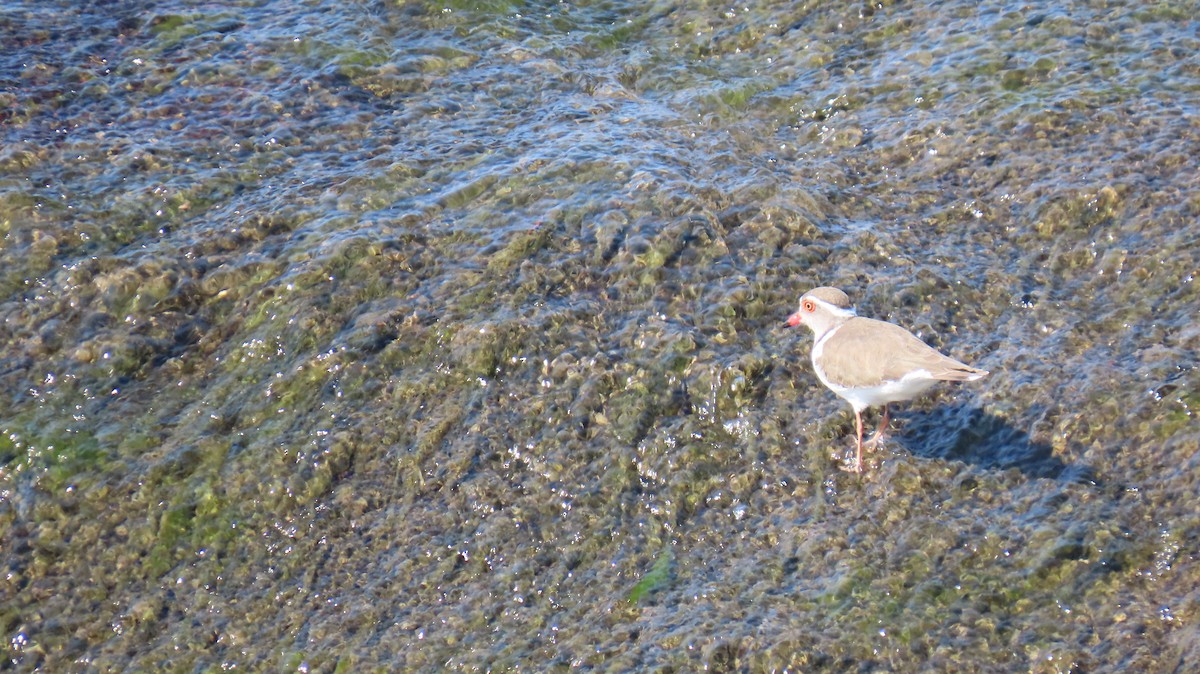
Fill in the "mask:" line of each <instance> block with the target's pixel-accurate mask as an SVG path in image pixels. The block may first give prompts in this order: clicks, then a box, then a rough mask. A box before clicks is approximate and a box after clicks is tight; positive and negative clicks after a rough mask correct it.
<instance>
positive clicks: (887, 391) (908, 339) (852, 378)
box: [787, 286, 988, 473]
mask: <svg viewBox="0 0 1200 674" xmlns="http://www.w3.org/2000/svg"><path fill="white" fill-rule="evenodd" d="M787 325H788V326H790V327H793V328H794V327H797V326H800V325H803V326H805V327H807V328H809V329H810V330H812V333H813V347H812V365H813V370H814V371H815V372H816V374H817V378H818V379H820V380H821V383H822V384H824V385H825V386H826V388H828V389H829V390H830V391H833V392H834V393H835V394H836V395H837V396H838V397H840V398H842V399H843V400H845V401H846V402H848V403H850V406H851V407H853V408H854V425H855V428H856V430H857V434H858V435H857V438H856V442H855V454H854V463H853V464H852V465H851V466H850V467H849V469H848V470H850V471H851V472H855V473H861V472H862V448H863V423H862V413H863V411H865V410H866V409H867V408H869V407H879V406H882V407H883V419H882V421H881V422H880V424H879V430H877V431H876V432H875V435H874V436H873V437H872V438H871V439H870V440H868V441H867V444H868V445H874V444H876V443H878V442H879V440H880V439H882V438H883V434H884V432H885V431H886V429H887V425H888V404H889V403H894V402H902V401H906V400H912V399H913V398H916V397H917V396H919V395H920V394H922V393H924V392H925V391H927V390H929V389H930V388H931V387H932V386H933V385H934V384H936V383H937V382H939V381H975V380H977V379H981V378H983V377H985V376H987V375H988V372H987V370H980V369H978V368H974V367H971V366H970V365H966V364H965V363H960V362H959V361H957V360H954V359H953V358H951V357H949V356H946V355H944V354H942V353H940V352H939V351H938V350H937V349H934V348H933V347H931V346H929V345H928V344H926V343H925V342H923V341H921V339H920V338H919V337H917V336H916V335H914V334H912V333H911V332H909V331H908V330H905V329H904V328H902V327H900V326H899V325H896V324H894V323H888V322H886V321H879V320H875V319H873V318H864V317H862V316H859V315H858V314H857V313H856V312H855V310H854V307H853V306H852V305H851V304H850V297H849V296H848V295H846V293H844V292H842V291H841V290H839V289H837V288H831V287H828V286H824V287H820V288H813V289H812V290H809V291H808V292H806V293H804V295H802V296H801V297H800V307H799V309H797V310H796V312H795V313H793V314H792V315H790V316H788V319H787Z"/></svg>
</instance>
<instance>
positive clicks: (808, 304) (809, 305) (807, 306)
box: [801, 300, 817, 313]
mask: <svg viewBox="0 0 1200 674" xmlns="http://www.w3.org/2000/svg"><path fill="white" fill-rule="evenodd" d="M801 306H802V307H803V308H804V310H805V311H807V312H809V313H811V312H812V311H814V310H815V309H816V308H817V303H816V302H814V301H812V300H804V303H803V304H802V305H801Z"/></svg>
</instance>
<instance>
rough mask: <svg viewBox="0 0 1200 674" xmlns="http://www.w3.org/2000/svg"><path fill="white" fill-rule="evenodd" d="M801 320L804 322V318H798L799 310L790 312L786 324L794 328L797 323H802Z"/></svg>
mask: <svg viewBox="0 0 1200 674" xmlns="http://www.w3.org/2000/svg"><path fill="white" fill-rule="evenodd" d="M803 322H804V319H802V318H800V312H799V311H797V312H796V313H794V314H792V315H791V316H788V320H787V324H788V326H789V327H793V328H794V327H796V326H797V325H800V324H801V323H803Z"/></svg>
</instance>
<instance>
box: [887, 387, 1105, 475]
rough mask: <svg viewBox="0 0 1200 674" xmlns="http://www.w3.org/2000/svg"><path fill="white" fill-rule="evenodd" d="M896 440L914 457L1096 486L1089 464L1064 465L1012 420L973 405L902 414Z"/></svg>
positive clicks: (947, 406)
mask: <svg viewBox="0 0 1200 674" xmlns="http://www.w3.org/2000/svg"><path fill="white" fill-rule="evenodd" d="M896 416H897V418H898V419H899V420H900V421H901V431H900V432H899V433H897V434H896V435H895V436H893V437H894V439H895V440H897V441H898V444H900V445H901V446H903V447H904V448H905V449H907V450H908V451H909V452H911V453H912V454H913V455H914V456H920V457H926V458H936V459H943V460H949V461H962V462H963V463H967V464H970V465H973V466H978V467H979V468H983V469H986V470H997V469H999V470H1006V469H1009V468H1016V469H1017V470H1019V471H1021V472H1022V473H1023V474H1025V475H1027V476H1029V477H1036V478H1048V479H1052V480H1062V481H1065V482H1081V483H1095V476H1094V474H1093V471H1092V470H1091V469H1090V468H1089V467H1087V466H1084V465H1081V464H1076V463H1070V464H1068V463H1064V462H1063V461H1062V460H1061V459H1059V458H1058V457H1057V456H1055V455H1054V450H1053V449H1052V448H1051V447H1050V445H1048V444H1046V443H1044V442H1038V441H1036V440H1034V439H1033V438H1031V437H1030V436H1029V434H1028V433H1026V432H1025V431H1023V430H1021V429H1019V428H1016V427H1014V426H1013V425H1012V424H1011V423H1009V422H1008V421H1007V420H1005V419H1003V418H1001V417H998V416H996V415H994V414H988V413H987V412H985V411H983V410H982V409H980V408H978V407H974V406H971V405H963V404H957V405H938V406H936V407H934V408H932V409H929V410H911V411H904V412H901V413H900V414H898V415H896Z"/></svg>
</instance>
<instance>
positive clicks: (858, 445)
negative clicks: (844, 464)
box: [850, 410, 862, 473]
mask: <svg viewBox="0 0 1200 674" xmlns="http://www.w3.org/2000/svg"><path fill="white" fill-rule="evenodd" d="M854 426H855V428H856V430H857V431H858V436H857V437H856V438H855V441H856V442H855V452H854V467H853V468H851V469H850V470H851V471H853V472H855V473H861V472H862V412H859V411H858V410H854Z"/></svg>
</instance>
